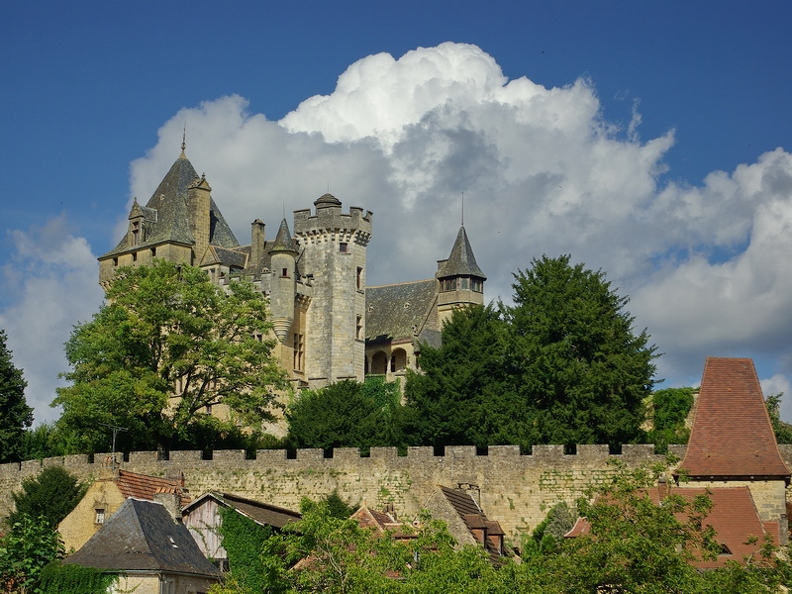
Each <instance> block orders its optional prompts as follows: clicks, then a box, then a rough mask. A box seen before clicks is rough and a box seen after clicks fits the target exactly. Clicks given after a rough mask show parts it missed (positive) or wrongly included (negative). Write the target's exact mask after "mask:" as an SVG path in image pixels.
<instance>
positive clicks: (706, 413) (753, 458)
mask: <svg viewBox="0 0 792 594" xmlns="http://www.w3.org/2000/svg"><path fill="white" fill-rule="evenodd" d="M680 470H684V471H685V472H686V473H687V474H688V476H690V477H693V478H696V477H707V478H708V477H731V478H735V477H745V478H749V477H750V478H756V479H759V478H763V477H767V478H779V479H780V478H784V479H786V480H787V482H788V481H789V478H790V471H789V469H788V468H787V467H786V465H785V464H784V462H783V460H782V458H781V454H780V452H779V450H778V444H777V443H776V440H775V434H774V433H773V428H772V426H771V424H770V417H769V415H768V413H767V407H766V406H765V402H764V398H763V397H762V389H761V387H760V386H759V379H758V377H757V375H756V370H755V369H754V364H753V361H752V360H751V359H728V358H719V357H708V358H707V362H706V364H705V366H704V375H703V377H702V379H701V390H700V392H699V397H698V401H697V404H696V411H695V416H694V419H693V429H692V430H691V433H690V439H689V441H688V446H687V451H686V453H685V458H684V460H682V463H681V464H680Z"/></svg>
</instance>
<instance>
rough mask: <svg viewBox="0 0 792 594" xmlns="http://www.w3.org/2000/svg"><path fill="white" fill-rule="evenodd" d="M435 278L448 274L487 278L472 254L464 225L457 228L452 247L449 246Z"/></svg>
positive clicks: (447, 275) (444, 276)
mask: <svg viewBox="0 0 792 594" xmlns="http://www.w3.org/2000/svg"><path fill="white" fill-rule="evenodd" d="M436 276H437V278H446V277H449V276H475V277H478V278H481V279H483V280H487V277H486V276H484V273H483V272H482V271H481V268H479V267H478V264H476V257H475V256H474V255H473V249H472V248H471V247H470V242H469V241H468V238H467V233H465V227H464V226H463V227H460V228H459V233H457V238H456V241H454V247H452V248H451V255H450V256H448V260H446V261H445V262H444V263H443V264H442V266H441V267H440V270H438V271H437V275H436Z"/></svg>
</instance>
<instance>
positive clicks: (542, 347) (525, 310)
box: [505, 255, 656, 444]
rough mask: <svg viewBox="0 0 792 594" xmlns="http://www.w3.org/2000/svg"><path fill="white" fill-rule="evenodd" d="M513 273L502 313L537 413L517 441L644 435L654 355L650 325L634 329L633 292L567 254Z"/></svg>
mask: <svg viewBox="0 0 792 594" xmlns="http://www.w3.org/2000/svg"><path fill="white" fill-rule="evenodd" d="M514 278H515V282H514V284H513V285H512V287H513V288H514V306H512V307H509V308H506V310H505V317H506V321H507V322H508V324H509V326H510V328H509V330H510V334H509V336H510V339H511V343H512V345H513V352H512V356H513V359H514V360H513V363H514V366H515V368H516V370H517V372H516V377H517V379H518V382H517V385H516V386H515V387H516V389H517V390H518V393H519V394H520V399H521V401H522V402H523V403H524V406H525V407H527V408H529V409H531V410H532V411H533V418H532V419H531V426H529V427H524V428H523V430H524V431H525V433H524V434H523V435H521V436H520V443H523V442H524V441H528V442H530V443H555V444H576V443H609V444H621V443H629V442H635V441H639V440H641V439H642V432H641V429H640V426H641V424H642V423H643V421H644V417H645V414H644V405H643V402H644V399H645V398H646V397H647V396H648V395H649V394H650V393H651V390H652V386H653V384H654V380H653V376H654V372H655V365H654V364H653V359H654V358H655V356H656V355H655V347H654V346H649V344H648V343H649V336H648V334H647V333H646V330H644V331H642V332H640V333H638V334H636V333H635V332H634V331H633V322H634V318H633V317H632V316H631V315H630V314H629V313H628V312H627V311H625V309H624V308H625V306H626V305H627V302H628V301H629V300H628V298H627V297H622V296H620V295H618V294H617V293H616V291H615V290H613V289H612V288H611V285H610V282H608V281H607V280H605V274H604V273H603V272H602V271H596V272H595V271H592V270H587V269H586V268H584V266H583V264H576V265H574V266H573V265H571V264H570V257H569V256H568V255H565V256H561V257H559V258H548V257H547V256H542V258H541V259H538V260H537V259H535V260H534V261H533V264H532V267H531V269H529V270H527V271H520V272H518V273H517V274H515V275H514Z"/></svg>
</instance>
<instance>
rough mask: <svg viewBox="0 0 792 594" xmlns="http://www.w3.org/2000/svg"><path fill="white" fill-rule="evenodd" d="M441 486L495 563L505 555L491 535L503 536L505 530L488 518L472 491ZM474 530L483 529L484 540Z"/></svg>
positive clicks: (447, 498) (472, 533) (444, 493)
mask: <svg viewBox="0 0 792 594" xmlns="http://www.w3.org/2000/svg"><path fill="white" fill-rule="evenodd" d="M439 487H440V491H441V492H442V493H443V495H444V496H445V498H446V500H447V501H448V503H450V504H451V507H453V508H454V511H456V513H457V514H458V515H459V517H460V518H461V519H462V521H463V522H464V523H465V526H466V527H467V529H468V530H469V531H470V533H471V535H472V536H473V538H475V539H476V541H478V542H480V543H481V544H482V545H483V546H484V549H485V550H486V551H487V553H488V554H489V556H490V559H491V560H492V561H493V562H494V563H497V562H498V561H499V557H501V556H502V555H503V551H502V550H501V549H500V548H498V547H497V546H496V545H495V544H494V543H493V542H492V540H490V538H489V537H491V536H497V537H500V536H503V534H504V532H503V529H502V528H501V526H500V524H499V523H498V522H496V521H493V520H489V519H488V518H487V515H486V514H485V513H484V512H483V511H482V509H481V508H480V507H479V505H478V503H476V500H475V499H473V497H472V496H471V495H470V493H468V492H466V491H463V490H462V489H451V488H449V487H444V486H442V485H439ZM474 530H478V531H482V532H483V533H484V534H485V536H484V541H483V542H481V539H480V538H478V537H477V536H476V533H475V532H474Z"/></svg>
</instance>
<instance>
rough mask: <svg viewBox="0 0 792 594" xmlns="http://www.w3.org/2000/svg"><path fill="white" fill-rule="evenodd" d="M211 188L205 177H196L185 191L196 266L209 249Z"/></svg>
mask: <svg viewBox="0 0 792 594" xmlns="http://www.w3.org/2000/svg"><path fill="white" fill-rule="evenodd" d="M211 192H212V188H211V186H210V185H209V183H208V182H207V181H206V176H205V175H202V176H201V177H196V178H195V179H194V180H193V182H192V183H191V184H190V187H189V189H188V190H187V210H188V213H189V220H190V233H191V234H192V236H193V240H194V241H195V243H194V246H193V262H192V263H193V264H198V263H199V262H200V261H201V258H203V256H204V253H206V248H208V247H209V240H210V234H211V230H212V218H211V217H212V208H211V201H212V194H211Z"/></svg>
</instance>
